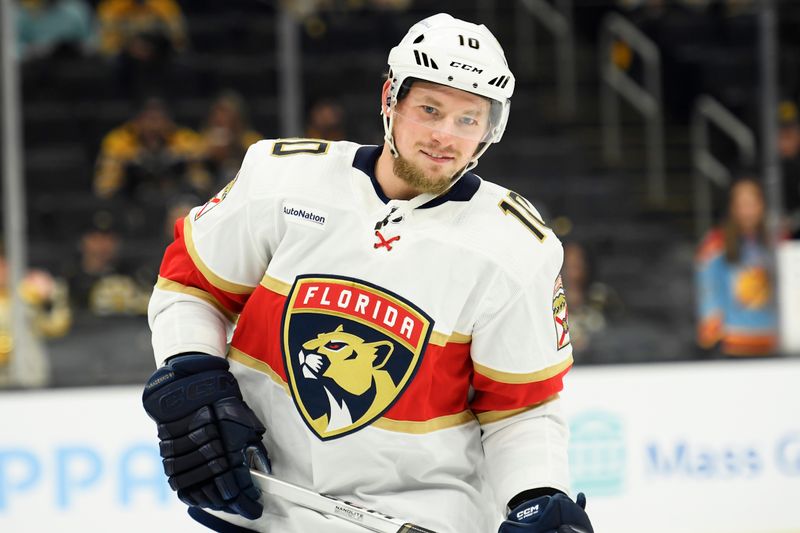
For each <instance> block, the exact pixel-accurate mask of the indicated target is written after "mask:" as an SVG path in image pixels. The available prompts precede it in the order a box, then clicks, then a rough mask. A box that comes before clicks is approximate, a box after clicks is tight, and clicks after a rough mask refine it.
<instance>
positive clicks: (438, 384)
mask: <svg viewBox="0 0 800 533" xmlns="http://www.w3.org/2000/svg"><path fill="white" fill-rule="evenodd" d="M380 152H381V147H378V146H360V145H357V144H353V143H348V142H327V141H319V140H309V139H286V140H274V141H273V140H266V141H261V142H259V143H257V144H255V145H253V146H252V147H251V148H250V150H249V151H248V153H247V155H246V157H245V159H244V162H243V164H242V167H241V170H240V171H239V173H238V175H237V177H236V178H235V179H234V180H233V181H232V182H231V183H230V184H228V186H227V187H225V189H224V190H222V191H221V192H220V193H219V194H218V195H217V196H216V197H215V198H213V199H212V200H210V201H209V202H208V203H206V204H205V205H203V206H200V207H196V208H195V209H193V210H192V212H191V213H190V214H189V215H188V216H187V217H186V219H185V220H183V221H179V222H178V224H177V225H176V230H175V234H176V239H175V242H174V243H173V244H172V245H170V247H169V248H168V249H167V251H166V254H165V257H164V261H163V263H162V266H161V271H160V276H159V280H158V283H157V285H156V288H155V291H154V293H153V296H152V300H151V303H150V324H151V328H152V330H153V347H154V350H155V355H156V360H157V363H158V364H161V363H162V362H163V361H164V360H165V359H166V358H168V357H169V356H171V355H174V354H177V353H181V352H189V351H199V352H204V353H210V354H214V355H219V356H226V357H227V358H228V359H229V361H230V363H231V368H232V372H233V373H234V374H235V375H236V377H237V379H238V380H239V383H240V386H241V389H242V392H243V394H244V397H245V400H246V401H247V403H248V405H250V406H251V407H252V408H253V410H254V411H255V413H256V414H257V415H258V416H259V417H260V418H261V420H262V421H263V422H264V423H265V425H266V427H267V433H266V435H265V439H264V443H265V445H266V448H267V450H268V451H269V454H270V458H271V460H272V466H273V472H274V474H275V475H276V476H278V477H280V478H283V479H286V480H288V481H291V482H293V483H296V484H299V485H302V486H305V487H307V488H310V489H312V490H315V491H318V492H322V493H327V494H332V495H335V496H338V497H341V498H343V499H346V500H349V501H353V502H355V503H359V504H362V505H364V506H366V507H370V508H374V509H377V510H379V511H381V512H384V513H386V514H390V515H393V516H398V517H401V518H404V519H407V520H409V521H412V522H414V523H417V524H419V525H421V526H423V527H427V528H430V529H433V530H435V531H437V532H439V533H471V532H474V533H485V532H491V531H497V527H498V524H499V521H500V519H501V517H502V516H503V513H504V512H505V505H506V503H507V502H508V501H509V499H510V498H512V497H513V496H515V495H516V494H518V493H519V492H521V491H523V490H526V489H529V488H535V487H543V486H549V487H555V488H557V489H560V490H563V491H565V492H566V491H567V490H568V487H567V485H568V468H567V428H566V424H565V422H564V421H563V419H562V418H561V416H560V414H559V406H558V393H559V391H560V390H561V388H562V377H563V375H564V374H565V373H566V372H567V371H568V369H569V368H570V366H571V364H572V355H571V353H572V348H571V346H570V344H569V326H568V322H567V309H566V299H565V296H564V290H563V288H562V286H561V279H560V275H559V272H560V269H561V262H562V257H563V254H562V248H561V244H560V242H559V241H558V239H557V238H556V236H555V235H554V234H553V233H552V231H551V230H550V229H548V228H547V227H546V226H545V225H544V223H543V222H542V221H541V220H540V217H539V215H538V213H537V212H536V210H535V209H534V208H533V207H532V206H531V205H530V203H528V201H527V200H525V199H524V198H522V197H520V196H519V195H517V194H515V193H513V192H511V191H509V190H507V189H504V188H502V187H499V186H497V185H494V184H492V183H489V182H486V181H483V180H482V179H481V178H479V177H478V176H476V175H475V174H472V173H467V174H465V175H464V176H463V177H462V178H461V179H460V180H459V181H458V182H457V183H456V184H455V185H454V186H453V188H451V189H450V191H448V192H447V193H446V194H445V195H443V196H441V197H439V198H436V199H434V200H432V201H429V202H428V203H427V204H424V205H422V206H421V207H418V208H416V209H411V210H409V209H408V202H407V201H398V200H389V199H388V198H386V196H385V195H384V194H383V192H382V190H381V188H380V186H379V184H378V182H377V180H376V179H375V176H374V168H375V162H376V161H377V158H378V157H379V155H380ZM237 320H238V322H237ZM234 324H236V325H235V328H234ZM234 329H235V331H234ZM228 341H230V344H229V345H228ZM219 516H221V517H222V518H225V519H226V520H228V521H231V522H235V523H238V524H242V525H246V526H247V527H250V528H252V529H257V530H259V531H268V532H279V533H286V532H297V533H303V532H309V531H326V532H328V531H343V532H345V531H351V532H354V533H355V532H358V531H359V528H358V527H357V526H352V525H349V524H347V523H345V522H343V521H341V520H337V519H333V518H329V517H324V516H322V515H320V514H318V513H314V512H310V511H306V510H302V509H298V508H296V507H293V506H291V505H289V504H288V503H286V502H283V501H278V499H275V500H274V501H269V502H267V504H266V506H265V513H264V516H263V517H262V518H261V519H259V520H258V521H256V522H249V521H247V520H244V519H242V518H241V517H238V516H233V515H229V514H224V513H220V514H219Z"/></svg>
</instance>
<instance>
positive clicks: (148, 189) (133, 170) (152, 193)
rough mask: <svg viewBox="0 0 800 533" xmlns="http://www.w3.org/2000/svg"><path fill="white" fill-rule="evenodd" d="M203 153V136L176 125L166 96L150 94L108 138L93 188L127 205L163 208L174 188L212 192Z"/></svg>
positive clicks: (106, 196) (103, 147) (99, 161)
mask: <svg viewBox="0 0 800 533" xmlns="http://www.w3.org/2000/svg"><path fill="white" fill-rule="evenodd" d="M202 156H203V142H202V138H201V136H200V135H199V134H198V133H196V132H194V131H192V130H191V129H188V128H185V127H181V126H178V125H176V124H175V123H174V122H173V121H172V119H171V118H170V116H169V113H168V111H167V108H166V106H165V104H164V102H163V101H161V100H157V99H150V100H148V101H147V102H146V103H145V105H144V107H143V108H142V109H141V111H140V112H139V113H138V114H137V115H136V116H135V117H134V118H133V119H132V120H130V121H129V122H126V123H125V124H123V125H122V126H120V127H118V128H116V129H114V130H112V131H111V132H109V133H108V134H107V135H106V136H105V138H104V139H103V141H102V144H101V148H100V155H99V156H98V159H97V164H96V169H95V177H94V192H95V194H96V195H97V196H98V197H99V198H103V199H109V198H116V199H121V200H123V201H124V202H125V204H126V206H127V207H131V206H132V207H138V208H141V209H148V210H150V209H151V208H156V209H161V212H162V213H163V207H164V199H165V198H167V197H169V196H171V195H173V194H175V193H178V192H182V191H186V190H188V191H193V192H196V193H197V194H199V195H200V196H202V197H206V196H208V195H209V194H210V192H211V191H212V189H213V187H212V179H211V176H210V175H209V174H208V172H207V171H206V169H205V167H204V165H203V158H202ZM161 216H163V215H161ZM161 216H158V217H157V219H158V220H161ZM156 224H158V222H156Z"/></svg>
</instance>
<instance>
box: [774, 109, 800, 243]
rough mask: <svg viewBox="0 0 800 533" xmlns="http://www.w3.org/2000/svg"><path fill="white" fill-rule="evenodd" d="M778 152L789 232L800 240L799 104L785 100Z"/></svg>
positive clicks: (779, 121)
mask: <svg viewBox="0 0 800 533" xmlns="http://www.w3.org/2000/svg"><path fill="white" fill-rule="evenodd" d="M778 123H779V130H778V151H779V153H780V157H781V167H782V171H783V202H784V209H785V211H786V216H787V230H788V232H789V233H790V234H791V236H792V238H794V239H800V122H798V111H797V104H795V103H794V102H793V101H791V100H784V101H782V102H781V103H780V106H779V108H778Z"/></svg>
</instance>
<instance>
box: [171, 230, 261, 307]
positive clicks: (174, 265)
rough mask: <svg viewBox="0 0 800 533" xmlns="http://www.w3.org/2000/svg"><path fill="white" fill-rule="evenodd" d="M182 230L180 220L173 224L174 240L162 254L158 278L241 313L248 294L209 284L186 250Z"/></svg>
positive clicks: (184, 236)
mask: <svg viewBox="0 0 800 533" xmlns="http://www.w3.org/2000/svg"><path fill="white" fill-rule="evenodd" d="M184 230H185V226H184V222H183V221H182V220H179V221H178V222H176V223H175V240H174V241H173V242H172V244H170V245H169V246H168V247H167V250H166V252H165V253H164V259H163V261H162V262H161V269H160V270H159V276H161V277H162V278H164V279H166V280H169V281H173V282H175V283H179V284H181V285H183V286H185V287H194V288H197V289H200V290H202V291H204V292H206V293H208V294H209V295H210V296H211V297H212V298H213V299H214V300H216V301H217V302H218V303H219V305H220V306H221V307H222V308H224V309H227V310H228V312H230V313H233V314H239V313H241V312H242V309H243V308H244V304H245V303H246V302H247V299H248V298H249V296H250V294H249V293H233V292H229V291H226V290H224V289H222V288H220V287H217V286H216V285H214V284H213V283H211V282H210V281H209V280H208V278H207V277H206V276H205V275H204V274H203V272H202V271H201V269H200V268H198V266H197V265H196V264H195V262H194V260H193V259H192V256H191V255H190V253H189V250H188V249H187V245H186V234H185V232H184Z"/></svg>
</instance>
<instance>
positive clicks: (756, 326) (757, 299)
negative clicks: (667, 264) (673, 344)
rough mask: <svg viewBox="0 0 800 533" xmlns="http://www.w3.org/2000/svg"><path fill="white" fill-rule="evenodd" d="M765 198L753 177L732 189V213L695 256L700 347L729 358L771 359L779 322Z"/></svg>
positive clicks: (729, 213) (710, 233)
mask: <svg viewBox="0 0 800 533" xmlns="http://www.w3.org/2000/svg"><path fill="white" fill-rule="evenodd" d="M764 211H765V208H764V194H763V191H762V189H761V186H760V185H759V183H758V182H757V181H755V180H754V179H752V178H749V177H748V178H743V179H739V180H737V181H736V183H734V184H733V186H732V187H731V189H730V192H729V200H728V214H727V218H726V220H725V221H724V222H723V224H722V225H721V227H719V228H716V229H713V230H712V231H711V232H709V234H708V235H707V236H706V237H705V239H704V240H703V242H702V244H701V245H700V248H699V250H698V253H697V256H696V265H695V266H696V279H697V296H698V298H697V304H698V315H699V317H698V318H699V323H698V343H699V345H700V346H701V347H702V348H704V349H708V350H713V349H718V350H719V352H720V353H721V354H724V355H729V356H757V355H769V354H772V353H774V351H775V349H776V338H777V332H776V327H777V317H776V312H775V306H774V304H775V302H774V297H773V294H774V290H773V282H772V279H771V277H770V273H769V269H768V262H769V253H770V252H769V249H768V245H767V234H766V229H765V223H764V218H765V216H764Z"/></svg>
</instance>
